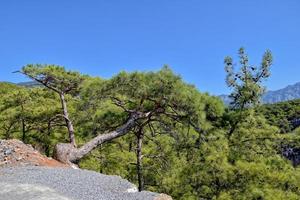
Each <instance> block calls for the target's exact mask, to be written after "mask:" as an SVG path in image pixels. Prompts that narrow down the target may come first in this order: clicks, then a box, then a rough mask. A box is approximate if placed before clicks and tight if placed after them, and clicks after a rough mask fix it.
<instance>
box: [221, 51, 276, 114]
mask: <svg viewBox="0 0 300 200" xmlns="http://www.w3.org/2000/svg"><path fill="white" fill-rule="evenodd" d="M239 58H240V65H241V67H240V71H239V72H237V73H236V72H234V67H233V66H234V64H233V59H232V58H231V57H226V58H225V60H224V63H225V71H226V73H227V77H226V83H227V85H228V87H230V88H233V90H234V91H233V93H232V94H231V95H230V98H232V105H233V107H234V108H237V109H244V108H247V107H249V106H252V105H257V104H258V103H259V102H260V98H261V96H262V94H263V93H264V87H262V86H261V82H262V81H263V80H264V79H266V78H268V77H269V76H270V66H271V65H272V61H273V58H272V54H271V52H270V51H269V50H268V51H266V52H265V54H264V55H263V59H262V63H261V65H260V67H259V68H257V67H255V66H252V65H250V64H249V59H248V56H247V54H246V52H245V50H244V48H240V49H239Z"/></svg>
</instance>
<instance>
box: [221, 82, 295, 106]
mask: <svg viewBox="0 0 300 200" xmlns="http://www.w3.org/2000/svg"><path fill="white" fill-rule="evenodd" d="M218 97H220V98H221V99H222V100H223V102H224V103H225V104H226V105H229V104H230V101H231V99H230V97H229V95H225V94H222V95H219V96H218ZM294 99H300V82H297V83H295V84H292V85H288V86H286V87H284V88H281V89H279V90H270V91H267V92H266V93H265V94H264V95H263V97H262V103H263V104H273V103H279V102H284V101H289V100H294Z"/></svg>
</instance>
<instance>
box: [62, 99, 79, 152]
mask: <svg viewBox="0 0 300 200" xmlns="http://www.w3.org/2000/svg"><path fill="white" fill-rule="evenodd" d="M60 99H61V105H62V109H63V115H64V118H65V121H66V125H67V128H68V132H69V140H70V143H71V144H72V145H73V146H74V147H76V141H75V135H74V127H73V123H72V121H71V120H70V118H69V112H68V108H67V102H66V100H65V95H64V93H60Z"/></svg>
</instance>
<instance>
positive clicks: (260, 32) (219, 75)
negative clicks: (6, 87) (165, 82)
mask: <svg viewBox="0 0 300 200" xmlns="http://www.w3.org/2000/svg"><path fill="white" fill-rule="evenodd" d="M299 37H300V1H299V0H285V1H284V0H226V1H224V0H126V1H124V0H105V1H104V0H51V1H41V0H26V1H20V0H18V1H17V0H9V1H1V2H0V81H11V82H20V81H26V79H25V78H24V77H22V76H21V75H19V74H12V73H11V72H12V71H15V70H18V69H20V68H21V67H22V66H23V65H25V64H29V63H48V64H59V65H63V66H65V67H66V68H67V69H72V70H77V71H81V72H83V73H85V74H90V75H93V76H96V75H97V76H101V77H105V78H108V77H110V76H112V75H114V74H116V73H118V72H119V71H120V70H126V71H134V70H141V71H145V70H158V69H159V68H160V67H161V66H162V65H164V64H168V65H170V66H171V68H172V69H173V70H174V71H175V72H176V73H178V74H180V75H181V76H182V77H183V79H184V80H186V81H187V82H189V83H192V84H195V85H196V86H197V87H198V88H199V90H200V91H208V92H210V93H211V94H222V93H228V89H227V87H226V85H225V84H224V83H225V81H224V77H225V73H224V69H223V68H224V67H223V59H224V57H225V56H226V55H232V56H234V57H235V58H236V54H237V50H238V48H239V47H240V46H244V47H245V48H246V50H247V51H248V54H249V57H250V62H251V63H253V64H259V63H260V58H261V56H262V54H263V52H264V50H265V49H270V50H271V51H272V52H273V55H274V65H273V68H272V77H271V78H270V79H269V80H268V81H267V82H266V85H267V86H268V89H271V90H274V89H279V88H281V87H284V86H286V85H288V84H293V83H295V82H299V81H300V76H299V74H300V64H299V58H300V38H299ZM236 61H237V60H236Z"/></svg>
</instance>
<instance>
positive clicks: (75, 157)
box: [53, 113, 149, 164]
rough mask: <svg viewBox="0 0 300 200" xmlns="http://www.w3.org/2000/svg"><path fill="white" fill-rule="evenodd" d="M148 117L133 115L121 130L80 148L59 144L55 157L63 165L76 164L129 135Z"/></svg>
mask: <svg viewBox="0 0 300 200" xmlns="http://www.w3.org/2000/svg"><path fill="white" fill-rule="evenodd" d="M148 115H149V113H133V114H131V116H130V117H129V119H128V120H127V122H126V123H125V124H124V125H123V126H121V127H120V128H118V129H116V130H115V131H112V132H109V133H106V134H100V135H98V136H97V137H95V138H93V139H91V140H90V141H89V142H87V143H86V144H84V145H83V146H82V147H80V148H76V147H74V145H72V144H70V143H60V144H57V145H56V146H55V148H54V154H53V157H54V158H55V159H56V160H58V161H61V162H63V163H67V164H71V163H76V162H77V161H79V160H80V159H81V158H83V157H84V156H85V155H87V154H88V153H90V152H91V151H92V150H93V149H95V148H96V147H97V146H99V145H101V144H103V143H105V142H108V141H111V140H113V139H115V138H118V137H121V136H123V135H126V134H127V133H129V132H130V130H131V129H132V128H133V127H134V126H135V125H136V121H137V120H139V119H142V118H145V117H148Z"/></svg>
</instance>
